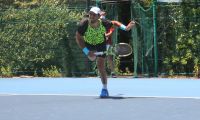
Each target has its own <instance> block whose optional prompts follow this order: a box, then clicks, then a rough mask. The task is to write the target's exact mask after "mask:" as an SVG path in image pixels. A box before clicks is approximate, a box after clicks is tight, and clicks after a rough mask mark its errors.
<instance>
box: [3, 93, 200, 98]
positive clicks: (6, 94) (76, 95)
mask: <svg viewBox="0 0 200 120" xmlns="http://www.w3.org/2000/svg"><path fill="white" fill-rule="evenodd" d="M1 96H72V97H99V95H82V94H10V93H5V94H4V93H1V94H0V97H1ZM110 97H122V98H169V99H198V100H200V97H174V96H126V95H113V96H112V95H111V96H110Z"/></svg>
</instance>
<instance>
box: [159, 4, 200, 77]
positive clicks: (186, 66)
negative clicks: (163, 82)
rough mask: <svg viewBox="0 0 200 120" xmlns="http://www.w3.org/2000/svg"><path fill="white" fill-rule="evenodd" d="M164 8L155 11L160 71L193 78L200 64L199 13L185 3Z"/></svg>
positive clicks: (197, 8) (192, 6) (193, 6)
mask: <svg viewBox="0 0 200 120" xmlns="http://www.w3.org/2000/svg"><path fill="white" fill-rule="evenodd" d="M163 7H165V9H162V8H159V9H158V10H159V12H160V14H159V15H160V16H161V17H160V16H159V25H160V26H159V28H161V29H158V30H159V31H158V33H161V34H160V35H158V36H160V38H159V41H160V42H159V43H161V44H159V46H160V49H159V50H160V52H159V54H160V56H161V57H162V59H163V67H162V68H163V70H162V71H168V73H169V74H174V73H192V72H195V74H196V72H197V68H198V66H199V61H200V49H199V46H200V22H199V17H198V16H199V15H200V9H199V7H197V6H195V5H193V4H188V3H184V2H183V3H182V5H181V6H180V7H178V5H173V4H171V5H168V6H167V7H166V6H163ZM166 16H167V17H166ZM162 23H164V24H162ZM162 25H163V26H162ZM161 26H162V27H161Z"/></svg>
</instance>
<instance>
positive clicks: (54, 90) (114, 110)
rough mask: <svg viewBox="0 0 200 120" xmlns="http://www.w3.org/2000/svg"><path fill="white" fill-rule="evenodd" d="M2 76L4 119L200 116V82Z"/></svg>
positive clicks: (190, 119) (187, 119) (0, 114)
mask: <svg viewBox="0 0 200 120" xmlns="http://www.w3.org/2000/svg"><path fill="white" fill-rule="evenodd" d="M108 80H109V82H108V89H109V94H110V97H109V98H107V99H100V98H99V94H100V91H101V87H102V86H101V82H100V78H0V108H1V109H0V120H199V119H200V80H199V79H189V78H188V79H167V78H132V77H129V78H109V79H108Z"/></svg>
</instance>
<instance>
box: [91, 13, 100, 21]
mask: <svg viewBox="0 0 200 120" xmlns="http://www.w3.org/2000/svg"><path fill="white" fill-rule="evenodd" d="M99 17H100V16H99V15H98V14H95V13H93V12H89V19H90V20H91V22H92V23H94V22H96V21H97V20H98V19H99Z"/></svg>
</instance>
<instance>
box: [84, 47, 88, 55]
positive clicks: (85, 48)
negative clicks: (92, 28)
mask: <svg viewBox="0 0 200 120" xmlns="http://www.w3.org/2000/svg"><path fill="white" fill-rule="evenodd" d="M83 52H84V53H85V55H88V53H89V50H88V48H87V47H84V48H83Z"/></svg>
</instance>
